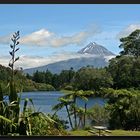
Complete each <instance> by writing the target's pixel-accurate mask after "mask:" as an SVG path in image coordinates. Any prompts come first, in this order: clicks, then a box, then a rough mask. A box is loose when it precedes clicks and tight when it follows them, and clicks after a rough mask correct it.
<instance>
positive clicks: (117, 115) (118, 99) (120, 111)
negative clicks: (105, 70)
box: [104, 89, 140, 130]
mask: <svg viewBox="0 0 140 140" xmlns="http://www.w3.org/2000/svg"><path fill="white" fill-rule="evenodd" d="M104 95H105V97H106V98H108V103H107V104H106V109H107V110H108V111H109V112H110V120H109V126H110V129H126V130H134V129H136V130H138V129H139V126H140V122H139V120H140V116H139V107H140V102H139V96H140V91H138V90H137V91H136V90H126V89H120V90H114V89H104Z"/></svg>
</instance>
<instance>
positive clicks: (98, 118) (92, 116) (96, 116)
mask: <svg viewBox="0 0 140 140" xmlns="http://www.w3.org/2000/svg"><path fill="white" fill-rule="evenodd" d="M87 116H88V119H89V120H90V121H91V123H92V125H102V126H107V125H108V120H109V112H108V111H107V110H106V109H105V108H104V106H100V105H98V104H96V105H94V106H93V107H92V108H90V109H88V112H87Z"/></svg>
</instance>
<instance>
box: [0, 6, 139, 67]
mask: <svg viewBox="0 0 140 140" xmlns="http://www.w3.org/2000/svg"><path fill="white" fill-rule="evenodd" d="M139 13H140V5H138V4H137V5H136V4H44V5H41V4H33V5H31V4H30V5H29V4H24V5H20V4H16V5H15V4H12V5H10V4H9V5H8V4H6V5H2V4H1V5H0V17H1V19H0V47H1V51H0V63H2V62H3V64H5V63H6V62H7V61H3V60H4V59H5V57H3V56H6V55H8V51H9V50H10V48H9V42H8V40H7V37H8V36H10V35H11V34H12V33H13V32H15V31H17V30H20V36H21V44H20V51H19V53H18V55H20V56H22V57H24V58H25V56H26V60H29V62H32V61H33V60H36V64H37V63H38V65H41V64H43V63H44V62H45V61H46V59H47V58H48V57H49V60H48V62H47V63H49V61H51V60H53V59H56V58H57V56H56V54H58V56H59V57H61V55H60V54H63V56H62V57H63V58H64V54H66V55H67V54H69V53H72V52H77V51H78V50H80V49H81V48H83V47H85V45H87V44H88V43H89V42H91V41H92V42H96V43H98V44H101V45H103V46H104V47H106V48H107V49H108V50H110V51H112V52H113V53H115V54H118V53H119V52H120V49H119V47H118V46H119V44H120V42H119V38H120V37H123V36H127V35H128V34H129V33H130V32H132V31H133V30H135V29H137V28H140V14H139ZM9 38H10V37H9ZM32 38H34V39H32ZM52 56H55V57H52ZM27 58H28V59H27ZM33 58H34V59H33ZM35 58H36V59H35ZM38 58H39V60H38ZM22 61H23V59H22ZM53 61H54V60H53ZM34 63H35V62H34ZM21 64H22V65H23V62H21ZM24 66H25V68H26V67H29V64H28V66H27V64H24ZM32 66H34V65H32Z"/></svg>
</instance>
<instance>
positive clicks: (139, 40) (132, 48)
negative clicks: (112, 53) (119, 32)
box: [119, 29, 140, 57]
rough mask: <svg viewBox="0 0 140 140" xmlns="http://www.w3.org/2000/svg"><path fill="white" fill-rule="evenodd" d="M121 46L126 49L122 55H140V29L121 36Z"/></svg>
mask: <svg viewBox="0 0 140 140" xmlns="http://www.w3.org/2000/svg"><path fill="white" fill-rule="evenodd" d="M120 41H121V45H120V46H119V47H120V48H123V49H124V50H123V51H122V52H121V55H132V56H135V57H139V56H140V30H139V29H137V30H135V31H134V32H132V33H131V34H130V35H129V36H127V37H124V38H121V39H120Z"/></svg>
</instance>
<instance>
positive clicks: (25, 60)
mask: <svg viewBox="0 0 140 140" xmlns="http://www.w3.org/2000/svg"><path fill="white" fill-rule="evenodd" d="M81 57H94V56H93V55H91V54H87V55H85V54H84V55H83V54H77V53H67V52H63V53H58V54H55V55H52V56H48V57H40V56H26V55H22V56H20V59H19V60H18V61H17V62H16V63H15V67H16V68H18V67H22V68H23V69H26V68H33V67H39V66H43V65H47V64H50V63H54V62H59V61H63V60H68V59H73V58H81ZM9 60H10V57H9V56H1V57H0V64H1V65H4V66H8V63H9Z"/></svg>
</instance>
